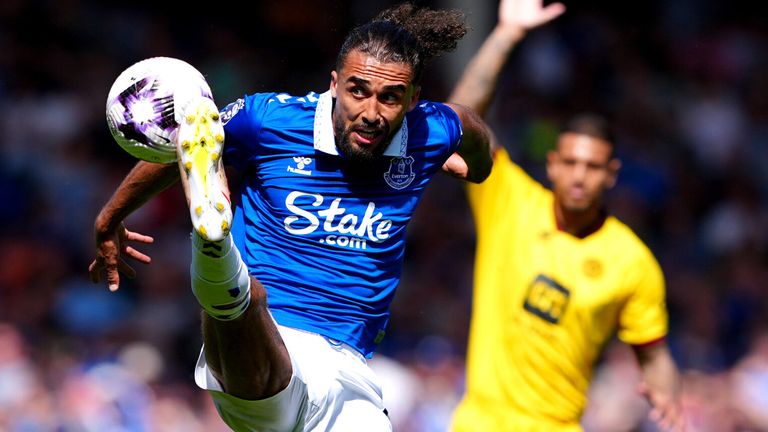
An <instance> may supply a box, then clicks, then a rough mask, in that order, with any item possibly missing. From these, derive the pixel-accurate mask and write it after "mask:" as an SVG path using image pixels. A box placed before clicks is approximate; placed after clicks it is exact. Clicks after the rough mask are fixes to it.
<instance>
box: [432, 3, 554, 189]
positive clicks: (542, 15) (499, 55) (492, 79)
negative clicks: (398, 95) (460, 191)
mask: <svg viewBox="0 0 768 432" xmlns="http://www.w3.org/2000/svg"><path fill="white" fill-rule="evenodd" d="M564 11H565V6H563V4H562V3H552V4H550V5H548V6H546V7H542V5H541V0H501V3H500V4H499V21H498V23H497V24H496V27H495V28H494V29H493V31H492V32H491V34H490V35H489V36H488V38H486V40H485V42H483V45H482V46H481V47H480V50H479V51H478V52H477V54H475V56H474V57H473V58H472V60H470V62H469V64H468V65H467V67H466V68H465V69H464V73H463V74H462V76H461V78H460V79H459V82H458V83H457V84H456V86H455V87H454V89H453V92H452V93H451V96H450V97H449V98H448V102H449V105H451V106H452V107H454V109H455V110H457V112H458V113H459V117H461V116H462V112H461V111H462V110H464V111H470V112H473V113H472V114H471V116H472V117H474V119H469V122H470V124H473V123H482V124H483V126H484V127H485V128H486V131H485V132H484V133H485V136H486V137H487V142H486V143H485V147H482V146H480V145H473V144H471V143H470V144H469V145H468V146H467V147H468V150H467V149H465V148H463V147H464V144H463V143H462V148H459V150H458V151H457V152H456V153H454V154H452V155H451V156H450V157H449V158H448V160H447V161H446V162H445V164H444V165H443V171H445V172H447V173H449V174H451V175H453V176H456V177H461V178H468V179H470V180H472V178H471V177H466V176H465V174H466V173H468V172H471V171H472V170H471V169H470V167H471V164H470V163H469V162H471V161H472V160H475V161H477V160H483V159H484V158H485V157H486V155H489V154H490V152H491V151H492V150H493V149H494V148H496V146H497V144H496V140H495V138H494V137H493V133H492V132H491V131H490V130H488V128H487V126H485V123H483V122H482V121H481V120H480V119H478V118H477V117H478V116H479V117H480V118H482V117H485V115H486V113H487V112H488V106H489V105H490V104H491V101H492V100H493V94H494V93H495V92H496V84H497V82H498V80H499V75H500V74H501V70H502V69H503V68H504V65H505V64H506V63H507V59H508V57H509V54H510V53H511V52H512V49H513V48H514V47H515V45H516V44H517V42H519V41H520V40H521V39H522V38H523V36H525V34H526V32H528V30H530V29H533V28H535V27H538V26H540V25H542V24H545V23H547V22H549V21H551V20H553V19H555V18H556V17H558V16H560V14H562V13H563V12H564ZM457 106H460V108H456V107H457ZM462 122H464V119H463V118H462ZM464 130H465V135H466V132H467V127H466V125H465V127H464ZM467 153H468V154H467ZM491 165H492V159H491V160H490V161H489V162H487V163H485V164H483V165H482V166H483V167H484V168H487V169H488V170H489V172H490V167H491ZM487 175H488V174H487V173H484V176H482V178H479V177H480V176H476V178H475V179H474V180H473V181H481V180H483V179H485V177H487ZM477 178H479V180H478V179H477Z"/></svg>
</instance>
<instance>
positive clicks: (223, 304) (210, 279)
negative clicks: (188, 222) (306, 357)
mask: <svg viewBox="0 0 768 432" xmlns="http://www.w3.org/2000/svg"><path fill="white" fill-rule="evenodd" d="M223 143H224V128H223V126H222V125H221V122H220V120H219V112H218V109H217V108H216V106H215V104H214V103H213V101H211V100H210V99H207V98H203V97H201V98H199V99H198V100H195V101H193V102H191V103H190V104H188V106H187V107H185V109H184V119H183V121H182V122H181V126H180V127H179V131H178V136H177V153H178V160H179V169H180V172H181V179H182V185H183V186H184V192H185V194H186V197H187V202H188V204H189V207H190V216H191V219H192V224H193V227H194V230H193V233H192V265H191V270H190V274H191V281H192V291H193V293H194V294H195V297H196V298H197V300H198V302H199V303H200V305H201V306H202V308H203V309H204V311H205V318H204V320H203V338H204V343H205V358H204V360H205V361H206V362H207V368H208V369H209V370H210V372H211V374H212V375H213V377H215V378H216V379H217V380H218V381H219V384H220V385H221V386H222V387H223V390H224V391H226V392H227V393H228V394H230V395H232V396H235V397H238V398H242V399H247V400H255V399H262V398H265V397H268V396H272V395H274V394H275V393H277V392H279V391H280V390H282V389H283V388H285V387H286V386H287V385H288V383H289V381H290V379H291V370H292V367H291V362H290V357H289V356H288V352H287V350H286V348H285V346H284V344H283V341H282V339H281V338H280V335H279V333H278V331H277V328H276V327H275V323H274V321H273V320H272V317H271V315H270V313H269V311H268V309H267V302H266V291H265V290H264V287H263V286H262V285H261V284H260V283H259V282H258V281H256V280H255V279H253V278H251V277H250V276H249V275H248V271H247V268H246V266H245V264H244V263H243V260H242V259H241V257H240V253H239V251H238V250H237V248H236V247H235V245H234V243H233V241H232V238H231V236H230V235H229V229H230V226H231V221H232V212H231V209H230V203H229V190H228V188H227V181H226V176H225V175H224V170H223V166H222V163H221V154H222V150H223Z"/></svg>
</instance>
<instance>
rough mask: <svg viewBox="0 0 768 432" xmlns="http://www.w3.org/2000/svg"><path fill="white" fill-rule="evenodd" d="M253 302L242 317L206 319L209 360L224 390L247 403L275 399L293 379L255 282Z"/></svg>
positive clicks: (206, 347)
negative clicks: (224, 319) (248, 401)
mask: <svg viewBox="0 0 768 432" xmlns="http://www.w3.org/2000/svg"><path fill="white" fill-rule="evenodd" d="M250 291H251V302H250V305H249V306H248V308H246V310H245V311H244V312H243V314H242V315H241V316H239V317H238V318H236V319H233V320H229V321H221V320H217V319H215V318H213V317H211V316H210V315H209V314H207V313H206V314H204V316H203V339H204V341H205V347H204V349H205V357H206V360H207V362H208V366H209V368H210V369H211V372H212V374H213V375H214V376H215V377H216V379H217V380H218V381H219V382H220V383H221V384H222V387H223V388H224V390H225V391H226V392H227V393H228V394H231V395H233V396H236V397H238V398H241V399H246V400H259V399H264V398H267V397H270V396H274V395H275V394H277V393H278V392H280V391H281V390H283V389H284V388H286V386H287V385H288V383H289V382H290V379H291V374H292V368H291V358H290V356H289V354H288V351H287V349H286V347H285V344H284V343H283V340H282V338H281V337H280V333H279V332H278V330H277V327H276V325H275V322H274V321H273V319H272V316H271V315H270V313H269V311H268V309H267V301H266V293H265V290H264V287H263V286H262V285H261V284H260V283H259V282H258V281H257V280H256V278H251V290H250Z"/></svg>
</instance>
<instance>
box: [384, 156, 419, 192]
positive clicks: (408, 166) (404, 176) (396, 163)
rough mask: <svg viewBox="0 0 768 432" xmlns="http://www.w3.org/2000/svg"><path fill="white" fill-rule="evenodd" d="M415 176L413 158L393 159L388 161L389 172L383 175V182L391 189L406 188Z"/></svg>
mask: <svg viewBox="0 0 768 432" xmlns="http://www.w3.org/2000/svg"><path fill="white" fill-rule="evenodd" d="M415 177H416V174H414V173H413V157H411V156H406V157H395V158H392V160H391V161H389V171H387V172H385V173H384V180H386V182H387V184H388V185H389V186H390V187H391V188H392V189H403V188H405V187H407V186H408V185H409V184H411V182H412V181H413V179H414V178H415Z"/></svg>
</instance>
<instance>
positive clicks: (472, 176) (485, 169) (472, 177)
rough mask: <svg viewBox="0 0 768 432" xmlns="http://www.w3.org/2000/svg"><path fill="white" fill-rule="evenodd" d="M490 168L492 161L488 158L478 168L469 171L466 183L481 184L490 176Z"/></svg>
mask: <svg viewBox="0 0 768 432" xmlns="http://www.w3.org/2000/svg"><path fill="white" fill-rule="evenodd" d="M491 168H493V160H491V159H490V158H489V159H488V160H487V161H483V163H482V164H479V166H476V167H473V169H471V170H469V173H468V175H467V181H470V182H472V183H482V182H483V181H485V179H487V178H488V176H489V175H491Z"/></svg>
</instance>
